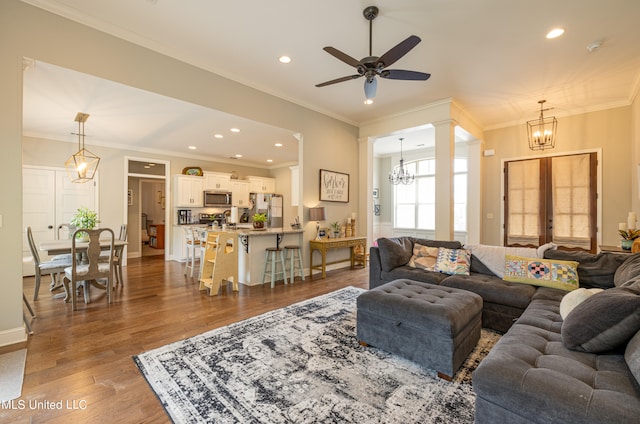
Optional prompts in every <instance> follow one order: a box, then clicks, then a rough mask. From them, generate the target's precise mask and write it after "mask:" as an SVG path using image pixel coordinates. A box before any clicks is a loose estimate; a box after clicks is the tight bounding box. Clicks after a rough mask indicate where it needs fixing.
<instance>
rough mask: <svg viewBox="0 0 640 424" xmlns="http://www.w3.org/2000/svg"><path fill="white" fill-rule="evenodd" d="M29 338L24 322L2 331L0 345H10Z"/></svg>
mask: <svg viewBox="0 0 640 424" xmlns="http://www.w3.org/2000/svg"><path fill="white" fill-rule="evenodd" d="M26 340H27V329H26V328H25V326H24V324H22V325H21V326H20V327H15V328H10V329H8V330H4V331H2V332H0V346H9V345H12V344H16V343H22V342H24V341H26Z"/></svg>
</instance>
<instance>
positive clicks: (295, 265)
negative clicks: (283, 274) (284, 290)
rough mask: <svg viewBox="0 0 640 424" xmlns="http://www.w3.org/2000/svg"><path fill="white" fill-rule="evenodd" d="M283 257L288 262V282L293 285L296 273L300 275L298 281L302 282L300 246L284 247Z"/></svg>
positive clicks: (302, 270)
mask: <svg viewBox="0 0 640 424" xmlns="http://www.w3.org/2000/svg"><path fill="white" fill-rule="evenodd" d="M284 251H285V253H284V257H285V260H286V261H287V262H289V281H291V284H293V281H294V280H295V278H296V272H298V273H299V274H300V279H301V280H302V281H304V269H303V268H302V253H301V250H300V246H297V245H289V246H285V247H284Z"/></svg>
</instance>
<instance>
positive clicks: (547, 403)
mask: <svg viewBox="0 0 640 424" xmlns="http://www.w3.org/2000/svg"><path fill="white" fill-rule="evenodd" d="M381 241H382V243H381ZM415 242H419V243H420V244H422V245H425V243H427V244H430V245H432V246H442V247H449V248H456V247H455V246H458V247H460V245H459V243H457V244H456V242H440V241H433V240H420V239H415V238H410V237H401V238H396V239H385V240H378V247H372V248H371V250H370V258H371V259H370V260H371V266H370V287H377V286H380V285H382V284H385V283H386V282H388V281H393V280H395V279H397V278H409V279H414V280H417V281H422V282H427V283H431V284H438V285H442V286H448V287H456V288H462V289H465V290H469V291H472V292H474V293H477V294H479V295H480V296H481V297H482V298H483V300H484V306H483V311H482V314H483V319H482V322H483V327H487V328H491V329H495V330H498V331H501V332H505V334H504V335H503V336H502V338H501V339H500V341H499V342H498V343H497V344H496V346H494V347H493V349H492V350H491V352H489V354H488V355H487V357H486V358H485V359H484V360H483V361H482V362H481V364H480V365H479V367H478V368H477V370H476V371H475V373H474V375H473V388H474V391H475V392H476V412H475V421H476V423H478V424H484V423H487V424H488V423H492V424H493V423H507V422H508V423H516V424H517V423H538V424H542V423H593V424H595V423H616V424H624V423H636V422H639V420H640V330H638V329H639V328H640V303H639V302H640V254H635V255H624V254H610V253H601V254H597V255H595V254H589V253H576V252H565V251H559V250H548V251H546V252H545V253H544V257H545V258H549V259H558V260H574V261H577V262H579V265H578V274H579V280H580V286H581V287H585V288H602V289H605V291H604V292H603V293H602V294H601V295H598V296H593V297H591V298H589V299H587V300H586V301H584V302H583V303H582V304H580V305H579V306H578V307H576V309H574V311H573V312H571V313H570V314H569V315H568V316H565V320H564V321H563V319H562V318H561V316H560V304H561V302H562V299H563V297H564V296H565V295H566V294H567V292H565V291H561V290H558V289H553V288H547V287H537V286H531V285H528V284H522V283H508V282H506V281H503V280H501V279H500V278H499V277H497V276H496V275H495V274H493V273H492V272H491V271H490V270H489V269H488V268H487V267H486V266H484V264H483V263H482V262H481V261H480V260H478V258H474V256H473V255H472V256H471V272H470V275H451V276H449V275H446V274H442V275H434V274H437V273H435V272H430V271H425V270H421V269H416V268H412V267H410V266H408V265H407V262H408V259H407V261H405V263H404V264H401V263H400V262H401V261H402V260H404V259H405V258H407V256H406V254H407V252H406V251H405V252H404V253H403V252H402V251H403V250H404V249H408V248H409V247H410V246H412V245H413V243H415ZM381 250H382V252H381ZM403 255H404V256H403ZM410 256H411V255H409V258H410ZM393 265H396V266H393ZM485 315H486V317H485ZM574 333H576V334H574ZM572 337H573V339H572ZM576 338H577V340H581V341H580V342H579V343H577V344H576V343H575V342H573V340H574V339H576ZM569 341H571V342H572V343H573V344H572V345H571V349H569V348H568V347H567V345H568V344H569Z"/></svg>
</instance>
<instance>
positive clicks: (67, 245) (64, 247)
mask: <svg viewBox="0 0 640 424" xmlns="http://www.w3.org/2000/svg"><path fill="white" fill-rule="evenodd" d="M110 245H111V239H110V238H109V239H101V240H100V250H109V246H110ZM126 245H127V242H126V241H124V240H119V239H115V240H113V250H114V251H116V250H117V249H118V248H124V246H126ZM88 247H89V242H88V241H76V253H80V254H83V253H84V252H86V250H87V248H88ZM38 250H40V251H42V252H46V254H47V255H49V256H54V255H64V254H69V253H71V251H72V250H73V248H72V240H71V239H60V240H43V241H41V242H40V243H39V245H38ZM68 296H69V294H68V293H60V294H56V295H54V296H53V297H55V298H65V300H66V299H67V298H68Z"/></svg>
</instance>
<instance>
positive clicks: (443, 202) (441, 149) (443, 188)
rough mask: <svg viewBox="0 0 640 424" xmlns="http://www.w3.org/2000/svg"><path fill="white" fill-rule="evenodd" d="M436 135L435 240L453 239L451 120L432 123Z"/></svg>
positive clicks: (453, 126) (452, 134) (452, 145)
mask: <svg viewBox="0 0 640 424" xmlns="http://www.w3.org/2000/svg"><path fill="white" fill-rule="evenodd" d="M433 125H434V127H435V130H436V131H435V136H436V232H435V238H436V240H453V159H454V154H455V126H456V123H455V122H454V121H453V120H447V121H441V122H437V123H434V124H433Z"/></svg>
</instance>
